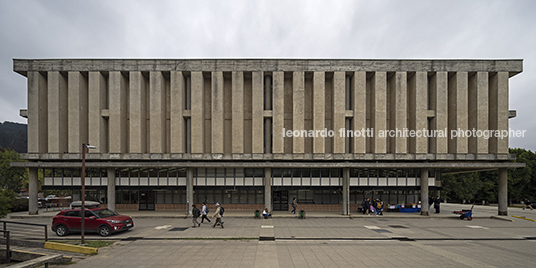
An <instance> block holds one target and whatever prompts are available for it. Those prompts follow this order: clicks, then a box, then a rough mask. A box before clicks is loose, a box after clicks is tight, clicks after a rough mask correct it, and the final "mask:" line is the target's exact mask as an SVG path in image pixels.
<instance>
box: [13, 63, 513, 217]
mask: <svg viewBox="0 0 536 268" xmlns="http://www.w3.org/2000/svg"><path fill="white" fill-rule="evenodd" d="M13 68H14V71H15V72H17V73H19V74H21V75H24V76H26V77H27V78H28V111H27V116H28V154H23V155H22V157H23V158H25V159H28V160H29V161H30V162H29V163H25V164H14V165H24V166H28V167H30V177H31V180H30V182H31V183H30V191H31V192H32V191H33V192H35V193H36V182H35V181H36V177H37V170H38V169H39V168H44V169H59V168H79V167H80V166H81V163H80V160H81V148H82V144H84V143H89V144H91V145H94V146H97V148H98V149H95V150H91V151H90V152H89V153H88V154H87V167H88V168H96V169H102V170H106V175H105V176H100V177H101V180H100V181H99V184H97V185H100V186H105V187H106V188H107V193H108V194H107V203H108V206H109V207H112V208H115V207H116V204H115V194H114V193H115V192H116V190H117V187H118V186H120V185H121V183H122V182H123V181H122V180H121V179H123V178H124V177H125V176H127V175H124V174H127V173H121V172H119V171H118V170H124V169H129V170H130V171H128V177H129V183H128V184H125V185H124V186H132V184H131V181H132V180H131V178H133V176H134V175H132V174H134V173H132V169H136V168H138V169H139V168H153V169H166V175H165V176H164V175H158V174H157V175H154V176H153V175H151V174H150V172H149V171H148V173H147V174H148V175H145V173H143V172H145V171H141V173H140V171H135V176H137V183H138V184H137V185H136V186H140V183H141V181H142V178H143V180H144V182H143V184H142V185H143V186H146V188H149V189H150V188H151V187H152V186H162V185H165V186H166V187H168V188H171V189H173V187H178V188H180V187H182V188H184V191H185V195H186V196H185V198H183V201H184V200H185V201H184V204H180V205H177V206H171V205H169V206H162V207H167V208H175V209H176V208H181V209H183V208H184V209H185V210H187V208H189V207H190V204H191V203H193V202H194V201H195V200H197V201H199V200H202V199H198V198H196V196H195V192H196V190H194V189H195V188H194V187H199V186H201V185H203V186H210V187H214V189H217V188H218V187H225V186H233V187H234V188H236V187H240V186H251V187H253V188H251V189H256V190H258V189H260V188H255V187H261V188H262V191H263V195H264V197H263V199H264V203H262V204H258V202H256V205H254V206H246V205H248V204H244V203H243V202H242V201H240V203H241V205H240V206H239V205H237V206H232V207H234V208H237V209H238V208H242V209H245V208H263V207H268V208H270V209H271V208H272V207H273V202H274V200H273V196H272V194H273V193H274V187H275V188H277V189H279V190H281V189H283V190H284V189H287V190H291V189H301V188H300V187H302V188H303V187H305V188H308V187H320V188H316V189H322V187H324V186H328V185H329V186H333V187H331V188H329V189H335V188H337V189H338V191H339V192H340V194H341V198H339V201H335V202H332V203H335V204H331V205H333V206H331V208H335V209H341V210H342V212H343V213H344V214H347V213H349V211H350V210H351V207H352V206H351V205H350V195H351V194H350V190H351V189H352V188H353V189H359V187H361V186H374V187H375V188H374V189H388V188H389V187H390V186H394V185H398V186H400V185H401V184H400V183H399V182H398V181H399V180H398V179H399V178H402V177H404V178H405V182H404V183H405V184H404V185H403V186H412V187H418V188H419V190H420V193H419V195H420V196H421V199H422V200H427V198H428V194H429V192H428V187H429V184H432V185H434V186H437V187H440V181H439V175H433V178H428V176H429V174H441V172H443V173H449V172H460V171H471V170H488V169H499V186H500V194H499V199H500V200H499V214H505V213H506V186H505V182H506V169H507V168H513V167H521V166H522V165H520V164H516V163H509V162H508V161H509V160H512V159H514V158H515V156H512V155H509V154H508V138H501V137H491V138H490V137H484V136H482V135H480V136H477V137H475V135H459V134H458V135H456V137H454V136H453V135H452V133H454V131H457V130H461V131H463V132H464V133H466V132H465V131H466V130H469V131H470V130H473V129H474V130H475V131H488V130H492V131H494V130H496V131H508V118H509V117H508V116H509V111H508V91H509V87H508V80H509V79H510V78H511V77H512V76H514V75H516V74H518V73H520V72H521V71H522V60H301V59H202V60H197V59H192V60H134V59H132V60H119V59H118V60H114V59H110V60H104V59H95V60H92V59H80V60H78V59H58V60H22V59H20V60H19V59H16V60H14V67H13ZM421 130H423V132H420V133H421V134H422V133H429V134H428V135H430V134H431V133H435V135H433V137H427V136H426V135H409V134H410V133H412V132H413V133H415V132H419V131H421ZM397 131H400V132H397ZM440 132H443V134H444V135H441V134H440ZM387 133H389V134H387ZM474 133H476V132H473V134H474ZM297 134H299V135H297ZM365 134H366V135H365ZM391 134H395V135H391ZM351 135H353V136H351ZM322 168H324V169H331V170H330V171H329V172H328V173H325V174H329V175H327V177H326V175H318V176H317V175H315V172H316V170H315V169H322ZM175 169H183V170H184V171H185V172H182V171H179V172H178V173H177V174H175V173H173V172H175ZM220 169H222V170H220ZM247 169H257V170H259V169H260V170H262V172H260V173H256V171H252V172H249V171H251V170H247ZM284 169H299V171H298V172H297V173H296V174H299V175H286V170H284ZM364 169H366V170H367V172H366V175H362V172H361V171H362V170H364ZM397 169H412V170H413V171H411V172H409V171H408V172H406V171H397ZM431 169H433V170H434V172H430V170H431ZM170 170H172V171H173V172H171V173H173V175H170V174H171V173H170ZM231 170H232V171H231ZM307 170H309V171H307ZM389 170H395V171H394V173H393V174H396V175H393V174H391V173H390V171H389ZM384 171H385V172H384ZM414 171H416V172H414ZM136 172H137V173H136ZM248 172H249V173H252V174H253V173H255V174H257V175H256V176H255V175H251V176H250V175H247V173H248ZM274 172H275V173H278V174H279V173H281V176H280V177H278V176H279V175H277V176H275V175H273V173H274ZM397 172H398V173H400V174H402V173H403V174H405V175H403V176H402V175H400V174H398V173H397ZM412 172H413V173H412ZM220 173H222V174H223V175H221V176H220V175H218V174H220ZM410 173H411V175H408V174H410ZM101 174H104V172H101ZM121 174H123V175H121ZM140 174H142V175H140ZM155 174H156V173H155ZM258 174H261V175H260V176H261V177H260V179H261V180H258V179H259V175H258ZM293 174H294V173H293ZM322 174H324V173H322ZM355 174H361V175H355ZM363 174H364V173H363ZM371 174H372V175H371ZM118 176H119V177H121V176H123V177H121V178H118ZM135 176H134V177H135ZM393 176H394V177H393ZM61 177H62V179H61V180H58V179H55V177H54V176H51V178H49V179H50V180H49V182H50V184H49V186H53V185H57V186H65V185H66V184H65V181H66V180H65V175H62V176H61ZM145 177H147V181H146V182H145ZM164 177H165V178H166V179H167V180H166V182H165V183H162V184H161V181H162V180H160V178H164ZM250 177H251V180H249V178H250ZM298 177H299V180H294V179H296V178H298ZM365 177H366V178H367V180H366V181H367V182H366V184H364V180H362V178H365ZM371 177H372V178H373V179H372V182H371V179H370V178H371ZM102 178H104V180H103V179H102ZM151 178H153V179H155V180H153V182H151ZM170 178H172V179H173V183H170ZM218 178H223V181H224V182H223V183H219V182H218ZM229 178H232V182H227V180H226V179H229ZM279 178H280V179H279ZM286 178H290V180H286ZM395 178H396V179H397V180H394V179H395ZM175 179H176V181H175ZM325 179H329V180H325ZM332 179H333V180H332ZM56 181H58V184H55V182H56ZM59 181H61V182H59ZM328 181H329V182H328ZM395 181H397V182H396V184H393V183H394V182H395ZM32 182H33V183H32ZM68 183H70V184H69V185H70V186H73V187H76V186H77V185H78V187H79V185H80V182H79V181H78V182H77V180H76V176H75V175H71V177H70V179H69V181H68ZM371 183H372V184H371ZM45 184H46V182H45ZM32 185H33V186H32ZM501 185H502V186H501ZM90 186H91V184H90ZM285 187H286V188H285ZM292 187H295V188H292ZM182 188H181V189H182ZM326 189H328V188H326ZM297 191H298V190H297ZM278 194H279V193H278ZM223 196H225V194H224V195H223ZM289 197H290V196H289ZM251 198H253V197H248V199H246V200H250V199H251ZM328 199H329V198H328ZM192 200H194V201H192ZM253 200H255V198H253ZM34 201H35V206H31V208H32V209H31V211H30V213H33V212H35V211H36V206H37V200H34ZM414 201H415V202H417V200H414ZM337 203H338V204H337ZM250 205H251V204H250ZM118 206H119V207H121V206H120V205H118ZM325 207H326V206H319V205H317V206H315V205H310V206H308V208H311V209H315V208H325ZM129 208H130V207H129ZM32 210H33V211H32ZM422 213H423V214H428V211H427V208H423V211H422Z"/></svg>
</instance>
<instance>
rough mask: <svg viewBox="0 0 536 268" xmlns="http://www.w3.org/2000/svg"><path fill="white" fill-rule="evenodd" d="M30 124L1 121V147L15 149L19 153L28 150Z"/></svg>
mask: <svg viewBox="0 0 536 268" xmlns="http://www.w3.org/2000/svg"><path fill="white" fill-rule="evenodd" d="M27 133H28V126H27V125H26V124H20V123H13V122H7V121H6V122H4V123H0V148H9V149H13V150H15V151H16V152H18V153H26V152H28V135H27Z"/></svg>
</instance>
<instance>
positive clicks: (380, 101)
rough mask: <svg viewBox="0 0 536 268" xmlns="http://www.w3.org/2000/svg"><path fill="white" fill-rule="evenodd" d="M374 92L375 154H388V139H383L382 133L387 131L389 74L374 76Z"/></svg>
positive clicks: (383, 73)
mask: <svg viewBox="0 0 536 268" xmlns="http://www.w3.org/2000/svg"><path fill="white" fill-rule="evenodd" d="M372 81H373V90H374V93H373V94H374V101H373V103H372V105H374V107H373V109H372V110H373V111H374V115H373V117H374V118H373V121H374V124H373V125H372V127H373V128H374V146H373V148H374V149H373V153H375V154H385V153H386V152H387V146H386V145H387V144H386V142H387V138H386V137H385V135H384V136H383V137H381V135H380V131H385V130H386V129H387V74H386V73H385V72H376V73H375V74H374V78H373V79H372Z"/></svg>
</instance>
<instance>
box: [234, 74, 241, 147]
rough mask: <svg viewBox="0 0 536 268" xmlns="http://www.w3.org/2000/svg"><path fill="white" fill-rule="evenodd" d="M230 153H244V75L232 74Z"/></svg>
mask: <svg viewBox="0 0 536 268" xmlns="http://www.w3.org/2000/svg"><path fill="white" fill-rule="evenodd" d="M232 95H233V99H232V103H233V107H232V133H233V136H232V141H233V142H232V143H233V145H232V153H233V154H243V153H244V73H243V72H233V73H232Z"/></svg>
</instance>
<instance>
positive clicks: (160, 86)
mask: <svg viewBox="0 0 536 268" xmlns="http://www.w3.org/2000/svg"><path fill="white" fill-rule="evenodd" d="M165 98H166V94H165V89H164V75H163V74H162V72H150V76H149V123H150V127H149V133H150V134H149V153H156V154H161V153H165V144H166V139H165V129H166V117H165V109H166V102H165Z"/></svg>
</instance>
